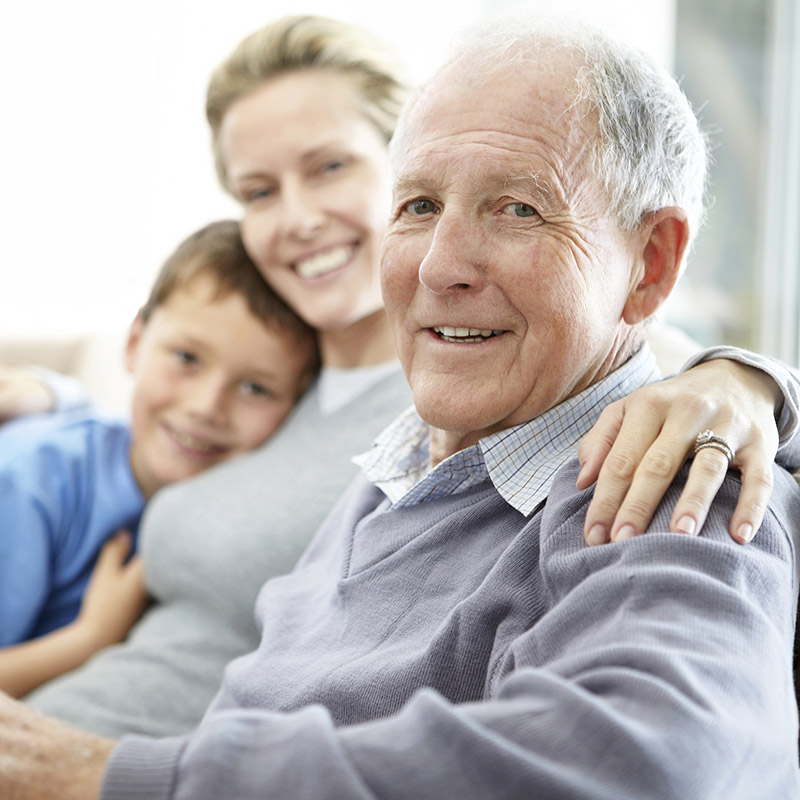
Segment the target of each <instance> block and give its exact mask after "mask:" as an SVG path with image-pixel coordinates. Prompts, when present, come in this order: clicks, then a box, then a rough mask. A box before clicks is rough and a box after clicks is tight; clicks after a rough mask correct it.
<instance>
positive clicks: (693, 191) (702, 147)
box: [394, 17, 709, 239]
mask: <svg viewBox="0 0 800 800" xmlns="http://www.w3.org/2000/svg"><path fill="white" fill-rule="evenodd" d="M554 50H558V51H561V52H564V53H567V54H569V55H570V56H571V57H572V59H573V61H574V63H575V82H576V83H575V103H574V105H575V106H580V105H583V106H584V108H586V110H587V112H588V113H594V114H595V115H596V120H597V128H598V132H599V136H598V137H597V141H596V143H595V144H594V146H593V147H592V150H591V159H592V163H591V164H590V167H591V169H592V170H593V172H594V173H595V174H596V175H598V176H599V178H600V179H601V181H602V183H603V184H604V186H605V189H606V191H607V193H608V196H609V198H610V209H611V213H612V215H613V216H614V218H615V219H616V221H617V224H618V225H619V226H620V228H621V229H623V230H626V231H633V230H636V229H637V228H638V227H639V225H640V224H641V222H642V220H643V219H644V217H645V216H646V215H647V214H648V213H649V212H652V211H657V210H659V209H661V208H666V207H668V206H677V207H679V208H682V209H683V210H684V212H685V213H686V215H687V217H688V220H689V230H690V236H691V238H692V239H693V238H694V236H695V235H696V233H697V231H698V230H699V229H700V227H701V225H702V221H703V218H704V214H705V194H706V179H707V171H708V161H709V155H708V143H707V140H706V137H705V135H704V133H703V132H702V131H701V129H700V125H699V123H698V120H697V117H696V116H695V114H694V112H693V110H692V108H691V106H690V104H689V101H688V99H687V98H686V96H685V95H684V94H683V92H682V91H681V89H680V87H679V86H678V84H677V82H676V81H675V80H674V78H673V77H672V76H671V75H670V74H669V73H668V72H667V71H666V70H665V69H664V68H662V67H661V66H660V65H658V64H657V63H656V61H655V60H654V59H653V58H651V57H650V56H649V55H648V54H646V53H644V52H643V51H641V50H639V49H637V48H636V47H633V46H631V45H628V44H626V43H623V42H619V41H616V40H615V39H613V38H612V37H611V36H610V35H608V34H607V33H606V32H604V31H602V30H601V29H598V28H593V27H590V26H586V25H582V24H578V23H576V22H575V21H574V20H569V21H566V20H554V19H548V20H546V21H543V20H541V19H536V20H528V19H525V18H519V17H515V18H508V19H505V20H500V21H498V20H493V21H492V22H491V23H489V24H485V25H482V26H480V27H478V28H474V29H472V30H470V31H469V32H468V33H467V36H466V37H465V38H464V39H463V41H461V42H460V43H459V44H458V45H457V46H456V48H455V50H454V52H453V54H452V55H451V58H450V59H449V60H448V61H447V62H446V64H445V65H444V66H443V67H442V68H441V69H440V70H439V72H441V71H442V70H443V69H445V68H446V67H447V66H448V65H450V64H452V63H453V62H454V61H456V60H461V61H462V63H466V64H469V69H470V71H471V72H473V73H476V74H477V73H489V74H490V73H491V72H492V71H495V70H498V69H502V68H505V67H507V66H508V65H509V64H514V63H519V64H536V65H538V66H539V67H540V68H541V67H544V68H546V67H547V54H548V53H550V54H552V53H553V51H554ZM437 74H438V73H437ZM434 77H435V75H434ZM424 91H425V87H424V86H423V87H422V88H421V89H420V90H419V91H418V92H417V94H416V95H415V98H413V99H412V100H411V102H409V103H408V105H407V106H406V109H405V111H404V113H403V115H402V116H401V120H400V124H399V126H398V135H396V136H395V139H394V142H395V143H397V142H399V141H400V140H402V138H403V130H404V128H405V124H406V120H407V117H408V112H409V110H410V108H413V106H414V104H415V100H416V98H417V97H419V95H420V94H421V93H423V92H424Z"/></svg>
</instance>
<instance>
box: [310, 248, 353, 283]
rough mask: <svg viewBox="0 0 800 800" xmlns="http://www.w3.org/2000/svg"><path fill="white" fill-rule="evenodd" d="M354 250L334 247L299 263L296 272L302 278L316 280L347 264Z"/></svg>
mask: <svg viewBox="0 0 800 800" xmlns="http://www.w3.org/2000/svg"><path fill="white" fill-rule="evenodd" d="M353 250H354V248H353V247H351V246H348V247H334V248H333V249H332V250H326V251H325V252H324V253H319V254H318V255H315V256H311V257H310V258H305V259H303V260H302V261H298V262H297V263H296V264H295V270H296V271H297V274H298V275H299V276H300V277H301V278H316V277H317V276H318V275H324V274H325V273H326V272H331V271H332V270H335V269H338V268H339V267H341V266H342V265H343V264H346V263H347V261H348V260H349V259H350V257H351V256H352V255H353Z"/></svg>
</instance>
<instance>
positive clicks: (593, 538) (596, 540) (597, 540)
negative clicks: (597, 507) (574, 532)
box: [586, 522, 608, 545]
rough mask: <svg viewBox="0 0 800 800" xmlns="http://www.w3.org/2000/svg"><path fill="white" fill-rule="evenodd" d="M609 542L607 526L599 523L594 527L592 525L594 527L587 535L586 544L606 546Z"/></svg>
mask: <svg viewBox="0 0 800 800" xmlns="http://www.w3.org/2000/svg"><path fill="white" fill-rule="evenodd" d="M607 541H608V534H607V533H606V528H605V525H601V524H600V523H599V522H596V523H595V524H594V525H592V527H591V528H590V529H589V533H588V534H587V535H586V544H589V545H596V544H605V543H606V542H607Z"/></svg>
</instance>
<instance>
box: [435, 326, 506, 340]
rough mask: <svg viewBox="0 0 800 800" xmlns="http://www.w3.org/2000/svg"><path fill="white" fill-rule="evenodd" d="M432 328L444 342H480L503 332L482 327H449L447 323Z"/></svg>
mask: <svg viewBox="0 0 800 800" xmlns="http://www.w3.org/2000/svg"><path fill="white" fill-rule="evenodd" d="M433 330H434V332H435V333H437V334H438V335H439V338H441V339H443V340H444V341H445V342H482V341H484V339H488V338H489V337H491V336H498V335H499V334H501V333H502V332H503V331H501V330H491V329H484V328H451V327H450V326H449V325H440V326H437V327H434V329H433Z"/></svg>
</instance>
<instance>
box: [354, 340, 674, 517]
mask: <svg viewBox="0 0 800 800" xmlns="http://www.w3.org/2000/svg"><path fill="white" fill-rule="evenodd" d="M659 378H660V374H659V372H658V367H657V366H656V361H655V358H654V356H653V354H652V353H651V351H650V348H649V347H648V346H647V345H646V344H645V345H644V346H643V347H642V348H641V350H639V351H638V352H637V353H636V355H634V356H633V357H632V358H630V359H629V360H628V361H627V362H625V364H623V365H622V366H621V367H620V368H619V369H616V370H614V372H612V373H611V374H610V375H608V376H607V377H605V378H603V380H601V381H598V382H597V383H595V384H593V385H592V386H590V387H589V388H588V389H585V390H584V391H582V392H581V393H580V394H577V395H575V396H574V397H570V398H569V399H568V400H565V401H564V402H563V403H560V404H559V405H557V406H555V407H553V408H551V409H549V410H548V411H546V412H545V413H544V414H541V415H540V416H538V417H536V418H535V419H532V420H530V421H529V422H525V423H523V424H521V425H516V426H515V427H513V428H507V429H506V430H503V431H499V432H498V433H493V434H491V435H490V436H486V437H485V438H483V439H481V440H480V441H479V442H478V443H477V444H475V445H473V446H472V447H467V448H466V449H464V450H460V451H459V452H457V453H454V454H453V455H451V456H450V457H449V458H446V459H445V460H444V461H442V462H440V463H439V464H437V465H436V466H435V467H434V468H433V469H431V468H430V457H429V444H430V440H429V431H428V425H427V423H425V422H424V421H423V420H422V419H421V418H420V417H419V415H418V414H417V413H416V411H415V410H414V408H413V407H412V408H410V409H408V410H407V411H405V412H404V413H403V414H402V415H401V416H400V417H399V418H398V419H397V420H395V422H393V423H392V424H391V425H390V426H389V427H388V428H386V430H384V431H383V433H381V434H380V436H378V438H377V439H376V441H375V445H374V446H373V448H372V449H371V450H370V451H368V452H367V453H364V454H362V455H360V456H356V458H355V459H353V460H354V461H355V462H356V464H358V465H359V466H360V467H361V469H362V470H363V472H364V474H365V475H366V476H367V479H368V480H369V481H370V482H371V483H373V484H374V485H375V486H377V487H378V488H379V489H380V490H381V491H382V492H383V493H384V494H385V495H386V497H387V498H388V499H389V501H390V502H391V503H392V505H393V506H395V507H402V506H411V505H416V504H418V503H422V502H424V501H425V500H428V499H433V498H436V497H442V496H444V495H448V494H455V493H456V492H460V491H464V490H466V489H469V488H470V487H471V486H476V485H478V484H480V483H483V482H484V481H485V480H486V478H487V477H488V478H490V479H491V481H492V483H493V484H494V486H495V488H496V489H497V491H498V493H499V494H500V495H501V497H503V499H505V501H506V502H507V503H509V504H510V505H511V506H512V507H513V508H515V509H516V510H517V511H519V512H520V513H521V514H524V515H525V516H528V515H529V514H531V513H532V512H533V511H534V510H535V509H536V507H537V506H538V505H539V503H540V502H541V501H542V500H544V499H545V497H547V494H548V492H549V491H550V485H551V483H552V480H553V476H554V475H555V473H556V471H557V470H558V469H559V468H560V467H561V466H562V465H563V464H565V463H566V462H567V461H568V460H570V459H571V458H573V457H575V456H576V454H577V450H578V444H579V442H580V440H581V439H582V438H583V437H584V436H585V435H586V433H588V431H589V429H590V428H591V427H592V425H594V423H595V422H597V418H598V417H599V416H600V412H601V411H602V410H603V408H605V406H607V405H608V404H609V403H613V402H614V401H615V400H618V399H620V398H621V397H624V396H625V395H628V394H630V393H631V392H632V391H633V390H634V389H637V388H638V387H640V386H643V385H644V384H646V383H650V382H651V381H654V380H658V379H659Z"/></svg>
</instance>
